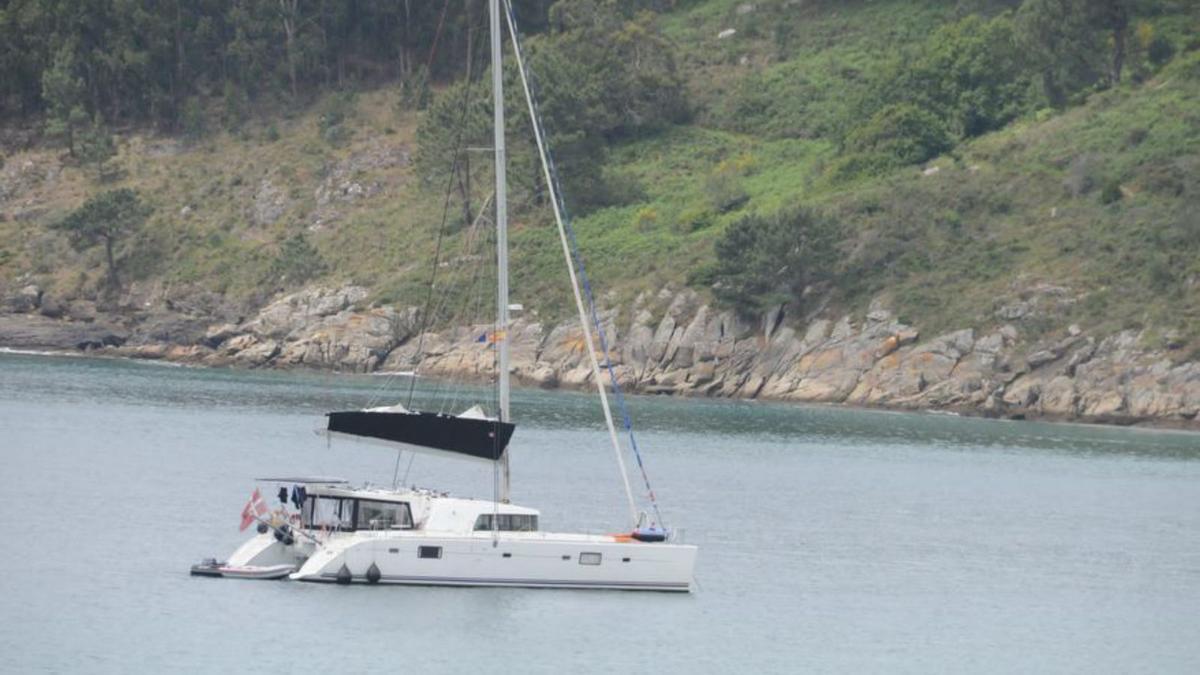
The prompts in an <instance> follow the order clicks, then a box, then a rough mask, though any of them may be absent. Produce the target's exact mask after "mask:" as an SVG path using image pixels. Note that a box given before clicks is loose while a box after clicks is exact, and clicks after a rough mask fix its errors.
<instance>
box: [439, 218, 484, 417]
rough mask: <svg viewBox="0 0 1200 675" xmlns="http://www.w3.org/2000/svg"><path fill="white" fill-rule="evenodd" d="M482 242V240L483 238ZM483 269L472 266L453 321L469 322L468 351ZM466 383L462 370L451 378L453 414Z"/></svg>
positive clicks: (449, 394) (479, 295)
mask: <svg viewBox="0 0 1200 675" xmlns="http://www.w3.org/2000/svg"><path fill="white" fill-rule="evenodd" d="M481 240H482V238H481ZM482 248H483V247H482V246H479V249H482ZM471 250H477V249H466V251H468V252H469V251H471ZM483 269H484V265H473V266H472V271H473V274H472V275H471V280H470V283H469V284H467V285H466V286H465V288H464V289H463V298H462V301H463V308H462V310H461V311H460V312H459V313H458V314H456V315H455V316H454V318H453V319H452V323H455V322H467V323H466V325H467V326H468V328H467V330H468V333H467V339H468V340H469V342H468V343H467V346H468V349H470V347H472V346H473V345H474V342H473V341H471V340H472V339H473V336H474V334H475V328H474V325H475V324H473V323H470V320H471V318H472V317H475V316H478V315H479V307H480V305H481V304H482V302H483V292H482V291H481V290H480V288H481V284H480V280H481V278H482V276H483V275H482V270H483ZM466 382H467V373H466V372H465V371H464V370H462V369H460V370H459V373H458V374H457V375H452V376H451V377H450V384H451V385H453V386H452V387H448V388H447V389H448V394H447V397H448V399H449V403H448V410H449V411H451V412H452V411H453V410H454V408H455V407H456V406H457V405H458V399H459V395H460V394H462V393H463V392H464V390H465V389H466Z"/></svg>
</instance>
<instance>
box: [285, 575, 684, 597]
mask: <svg viewBox="0 0 1200 675" xmlns="http://www.w3.org/2000/svg"><path fill="white" fill-rule="evenodd" d="M293 578H295V577H293ZM299 580H300V581H307V582H312V583H337V575H336V574H335V575H333V576H331V577H328V578H319V579H299ZM350 583H353V584H369V583H371V582H369V581H367V580H366V579H354V580H353V581H351V582H350ZM376 584H377V585H380V586H384V585H388V586H460V587H473V588H568V589H582V590H600V591H661V592H671V593H687V592H689V591H691V590H692V589H691V585H690V584H686V583H685V584H680V585H659V584H652V585H646V586H640V585H631V584H610V583H606V582H599V583H594V584H588V583H581V582H571V581H545V580H536V579H452V578H451V579H443V578H430V577H382V578H380V580H379V581H378V582H376Z"/></svg>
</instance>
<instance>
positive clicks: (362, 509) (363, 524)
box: [300, 495, 413, 530]
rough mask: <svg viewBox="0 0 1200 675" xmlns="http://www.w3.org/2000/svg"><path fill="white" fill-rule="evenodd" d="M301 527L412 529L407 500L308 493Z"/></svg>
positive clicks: (302, 513) (410, 512) (410, 513)
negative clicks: (377, 499)
mask: <svg viewBox="0 0 1200 675" xmlns="http://www.w3.org/2000/svg"><path fill="white" fill-rule="evenodd" d="M300 517H301V522H302V523H303V524H304V527H307V528H312V529H329V530H407V529H412V526H413V522H412V511H411V510H409V507H408V504H407V503H406V502H383V501H375V500H371V499H355V498H352V497H324V496H321V497H318V496H315V495H309V497H308V499H306V500H305V502H304V509H303V511H302V512H301V516H300Z"/></svg>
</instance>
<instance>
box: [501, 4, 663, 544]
mask: <svg viewBox="0 0 1200 675" xmlns="http://www.w3.org/2000/svg"><path fill="white" fill-rule="evenodd" d="M503 2H504V7H505V10H506V14H507V18H508V31H509V35H510V36H511V37H512V42H513V52H514V54H515V56H516V61H517V69H518V71H519V72H520V75H521V84H522V86H523V87H524V89H525V101H526V103H527V104H528V106H529V116H530V118H531V122H532V125H533V133H534V140H535V141H536V142H537V147H538V153H539V154H540V155H541V160H542V171H543V173H544V175H545V177H546V185H547V188H548V189H549V190H550V203H551V205H552V206H553V210H554V220H555V222H556V224H557V225H558V233H559V238H560V239H561V240H562V245H563V254H564V256H565V257H566V259H567V271H568V273H569V275H570V277H571V288H572V291H574V293H575V304H576V307H577V309H578V310H579V319H580V323H581V324H582V327H583V333H584V340H585V343H586V346H587V350H588V357H589V358H590V360H591V365H592V373H593V376H594V377H595V379H596V388H597V389H598V390H599V392H600V401H601V407H602V408H603V409H604V419H605V422H606V423H607V424H608V430H609V434H610V436H611V437H612V442H613V450H614V451H615V452H616V456H617V465H618V466H619V467H620V469H621V480H622V481H624V483H625V493H626V496H627V497H628V498H629V508H630V511H631V512H632V513H633V521H634V527H637V526H638V525H639V523H638V516H637V507H636V506H635V505H634V500H633V492H632V490H631V489H630V487H629V477H628V475H627V473H626V471H625V461H624V459H623V458H622V456H621V449H620V444H619V443H618V441H617V436H616V430H615V429H614V426H613V420H612V412H611V411H610V410H609V407H608V397H607V395H606V392H605V389H604V383H603V382H602V381H601V375H600V367H599V364H597V362H596V352H595V348H594V347H593V344H592V334H591V330H590V329H589V327H588V321H587V312H585V310H584V306H583V300H582V298H581V297H580V292H579V289H580V283H579V282H580V281H582V286H583V290H584V294H585V295H586V296H587V301H588V307H589V309H590V310H591V312H590V313H591V322H592V324H593V325H594V326H595V328H596V335H597V337H598V338H599V340H600V348H601V351H602V353H603V355H604V366H605V369H606V370H607V371H608V378H609V382H610V383H611V384H612V390H613V397H614V398H615V399H616V401H617V406H618V407H619V408H620V410H621V417H622V421H623V423H624V425H625V430H626V432H627V433H628V435H629V446H630V448H631V449H632V450H633V454H634V457H635V458H636V459H637V463H638V469H639V470H640V471H641V474H642V480H643V482H644V483H645V485H646V493H647V496H648V498H649V500H650V506H651V508H652V509H653V510H654V517H655V522H656V524H657V525H659V526H663V527H665V525H666V524H665V523H664V522H663V518H662V513H661V512H660V511H659V508H658V499H657V498H656V497H655V495H654V489H653V488H652V487H651V486H650V476H649V475H648V474H647V472H646V465H645V463H644V462H643V461H642V453H641V452H640V451H639V449H638V445H637V438H636V436H635V435H634V433H633V420H632V418H631V417H630V415H629V408H628V406H627V405H626V404H625V396H624V395H623V394H622V392H621V385H620V384H619V383H618V382H617V374H616V370H615V369H614V368H613V364H612V358H611V357H610V356H609V349H608V339H607V338H606V336H605V333H604V326H603V324H602V323H601V321H600V314H599V312H598V311H597V309H596V298H595V296H594V295H593V293H592V286H591V283H590V282H589V281H588V276H587V270H586V269H585V268H584V266H583V257H582V256H581V255H580V253H579V242H578V240H577V239H576V237H575V230H574V228H572V227H571V221H570V218H568V216H567V210H566V204H565V202H564V201H563V198H562V189H561V184H560V182H559V179H558V171H557V169H556V168H555V166H554V158H553V156H551V154H550V150H549V147H548V145H547V142H546V130H545V127H544V126H543V125H542V116H541V113H540V111H539V110H538V104H537V98H536V96H535V89H536V82H535V81H534V80H533V75H532V73H531V72H529V69H528V68H526V65H525V58H524V53H523V50H522V48H521V38H520V35H519V33H518V31H517V21H516V14H515V12H514V10H513V6H512V2H510V0H503ZM576 267H578V268H579V275H578V279H577V278H576V273H575V268H576Z"/></svg>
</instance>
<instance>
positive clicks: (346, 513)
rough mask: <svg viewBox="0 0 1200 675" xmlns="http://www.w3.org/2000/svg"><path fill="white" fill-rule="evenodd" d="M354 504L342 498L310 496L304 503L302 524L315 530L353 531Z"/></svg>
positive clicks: (350, 500) (352, 501) (351, 500)
mask: <svg viewBox="0 0 1200 675" xmlns="http://www.w3.org/2000/svg"><path fill="white" fill-rule="evenodd" d="M354 502H355V500H354V499H348V498H342V497H316V496H309V498H308V499H307V500H305V502H304V509H303V511H302V513H301V522H303V523H304V526H305V527H309V528H313V529H321V528H326V529H330V530H353V529H354Z"/></svg>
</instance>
